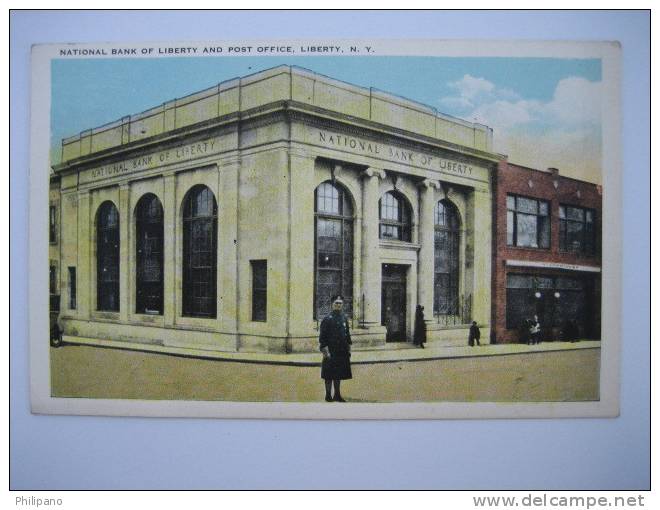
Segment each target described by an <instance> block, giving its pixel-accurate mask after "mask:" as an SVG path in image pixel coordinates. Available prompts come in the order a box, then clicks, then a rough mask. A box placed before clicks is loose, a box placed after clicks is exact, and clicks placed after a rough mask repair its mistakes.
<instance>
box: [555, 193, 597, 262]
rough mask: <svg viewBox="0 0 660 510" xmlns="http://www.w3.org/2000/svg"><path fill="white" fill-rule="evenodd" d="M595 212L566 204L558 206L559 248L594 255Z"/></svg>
mask: <svg viewBox="0 0 660 510" xmlns="http://www.w3.org/2000/svg"><path fill="white" fill-rule="evenodd" d="M594 216H595V213H594V211H593V210H592V209H583V208H581V207H573V206H568V205H560V206H559V249H560V250H562V251H570V252H573V253H580V254H582V255H594V254H595V253H596V229H595V227H594V220H595V218H594Z"/></svg>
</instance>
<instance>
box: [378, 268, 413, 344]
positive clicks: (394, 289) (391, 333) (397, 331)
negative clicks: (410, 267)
mask: <svg viewBox="0 0 660 510" xmlns="http://www.w3.org/2000/svg"><path fill="white" fill-rule="evenodd" d="M406 270H407V266H400V265H396V264H383V271H382V282H383V283H382V285H383V289H382V301H381V324H382V325H383V326H385V327H386V328H387V336H386V337H385V340H386V341H388V342H405V341H406V308H407V307H406Z"/></svg>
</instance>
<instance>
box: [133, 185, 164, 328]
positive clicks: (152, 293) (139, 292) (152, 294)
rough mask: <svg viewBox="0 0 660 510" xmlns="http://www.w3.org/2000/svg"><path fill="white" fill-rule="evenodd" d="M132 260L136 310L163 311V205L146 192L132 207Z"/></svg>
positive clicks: (155, 197) (141, 311)
mask: <svg viewBox="0 0 660 510" xmlns="http://www.w3.org/2000/svg"><path fill="white" fill-rule="evenodd" d="M135 220H136V225H135V226H136V229H135V230H136V235H135V260H136V262H137V271H136V285H135V290H136V299H135V311H136V312H137V313H147V314H160V315H162V313H163V207H162V205H161V204H160V200H158V197H157V196H156V195H154V194H152V193H148V194H146V195H144V196H143V197H142V198H140V201H139V202H138V204H137V207H136V209H135Z"/></svg>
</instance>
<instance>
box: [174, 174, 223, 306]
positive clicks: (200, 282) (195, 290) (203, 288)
mask: <svg viewBox="0 0 660 510" xmlns="http://www.w3.org/2000/svg"><path fill="white" fill-rule="evenodd" d="M217 229H218V206H217V203H216V201H215V196H214V195H213V192H212V191H211V190H210V189H209V188H207V187H206V186H202V185H197V186H195V187H193V188H192V189H191V190H190V191H189V192H188V195H187V196H186V198H185V201H184V209H183V284H182V287H183V315H185V316H188V317H215V316H216V301H217V299H216V266H217Z"/></svg>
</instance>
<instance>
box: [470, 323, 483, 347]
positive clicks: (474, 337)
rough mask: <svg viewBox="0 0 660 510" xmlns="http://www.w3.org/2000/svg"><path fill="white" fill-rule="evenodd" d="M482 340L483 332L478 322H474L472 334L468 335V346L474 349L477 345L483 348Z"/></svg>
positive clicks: (471, 329)
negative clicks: (480, 340)
mask: <svg viewBox="0 0 660 510" xmlns="http://www.w3.org/2000/svg"><path fill="white" fill-rule="evenodd" d="M480 338H481V331H480V330H479V326H477V321H472V326H470V334H469V335H468V345H469V346H470V347H474V345H475V343H476V344H477V345H478V346H481V343H479V339H480Z"/></svg>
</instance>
